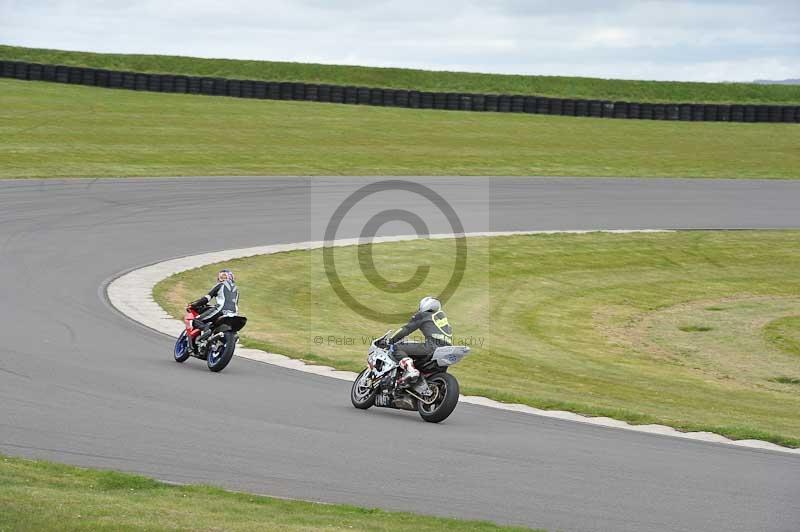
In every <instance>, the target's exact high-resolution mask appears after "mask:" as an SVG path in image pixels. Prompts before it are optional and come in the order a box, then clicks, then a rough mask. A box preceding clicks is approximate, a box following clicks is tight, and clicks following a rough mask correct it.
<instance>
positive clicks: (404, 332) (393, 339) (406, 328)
mask: <svg viewBox="0 0 800 532" xmlns="http://www.w3.org/2000/svg"><path fill="white" fill-rule="evenodd" d="M421 324H422V319H421V316H420V314H419V312H418V313H416V314H414V315H413V316H411V319H410V320H409V321H408V323H406V324H405V325H403V326H402V327H401V328H399V329H397V331H396V332H395V333H394V334H393V335H391V336H390V337H389V343H390V344H394V343H397V342H399V341H400V340H402V339H403V338H405V337H406V336H408V335H409V334H411V333H413V332H414V331H416V330H417V329H419V326H420V325H421Z"/></svg>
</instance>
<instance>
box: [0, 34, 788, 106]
mask: <svg viewBox="0 0 800 532" xmlns="http://www.w3.org/2000/svg"><path fill="white" fill-rule="evenodd" d="M0 59H10V60H16V61H30V62H38V63H46V64H60V65H71V66H84V67H94V68H108V69H112V70H130V71H135V72H152V73H165V74H186V75H195V76H210V77H224V78H238V79H254V80H268V81H304V82H308V83H330V84H337V85H362V86H370V87H385V88H394V89H414V90H423V91H440V92H475V93H497V94H535V95H540V96H552V97H560V98H587V99H601V100H625V101H634V102H701V103H773V104H774V103H789V104H791V103H794V104H797V103H800V86H781V85H774V86H769V85H754V84H750V83H689V82H664V81H626V80H613V79H599V78H579V77H562V76H514V75H501V74H471V73H466V72H434V71H426V70H411V69H401V68H374V67H359V66H339V65H318V64H308V63H282V62H275V61H237V60H230V59H200V58H194V57H175V56H166V55H129V54H94V53H87V52H71V51H62V50H45V49H38V48H21V47H15V46H2V45H0Z"/></svg>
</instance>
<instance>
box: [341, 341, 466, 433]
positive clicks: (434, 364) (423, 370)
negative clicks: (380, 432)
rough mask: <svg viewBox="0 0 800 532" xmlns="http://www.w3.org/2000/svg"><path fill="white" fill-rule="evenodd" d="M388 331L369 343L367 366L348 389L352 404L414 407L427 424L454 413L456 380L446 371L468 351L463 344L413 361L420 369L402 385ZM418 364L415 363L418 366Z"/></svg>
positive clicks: (408, 408)
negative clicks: (389, 342) (389, 343)
mask: <svg viewBox="0 0 800 532" xmlns="http://www.w3.org/2000/svg"><path fill="white" fill-rule="evenodd" d="M390 333H391V331H388V332H387V333H386V334H384V335H383V336H382V337H381V338H378V339H376V340H374V341H373V342H372V344H370V347H369V351H368V352H367V368H366V369H364V370H363V371H362V372H361V373H359V375H358V377H357V378H356V380H355V382H353V387H352V388H351V390H350V401H351V402H352V403H353V406H354V407H356V408H358V409H361V410H366V409H368V408H370V407H372V406H378V407H383V408H396V409H400V410H412V411H413V410H416V411H417V412H419V415H420V417H422V419H424V420H425V421H427V422H429V423H439V422H441V421H444V420H445V419H447V417H448V416H449V415H450V414H452V413H453V410H455V408H456V405H457V404H458V394H459V389H458V380H456V378H455V377H453V376H452V375H450V374H449V373H447V368H448V367H450V366H452V365H453V364H457V363H458V362H459V361H461V359H462V358H464V357H465V356H466V355H467V354H468V353H469V350H470V349H469V347H466V346H452V345H448V346H443V347H438V348H436V350H435V351H434V352H433V355H431V357H430V359H426V360H424V361H423V362H417V363H415V366H416V367H417V369H418V370H419V372H420V376H419V378H418V379H417V381H416V382H414V383H412V384H410V385H408V386H404V385H402V384H401V383H400V382H398V381H399V379H400V377H401V376H402V375H403V373H404V370H403V369H402V368H401V367H400V365H399V363H398V362H395V360H394V359H393V358H392V356H391V352H392V349H393V346H390V345H388V342H387V339H388V338H389V335H390ZM417 364H418V365H417Z"/></svg>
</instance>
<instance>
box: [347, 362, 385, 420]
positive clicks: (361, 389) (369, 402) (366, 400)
mask: <svg viewBox="0 0 800 532" xmlns="http://www.w3.org/2000/svg"><path fill="white" fill-rule="evenodd" d="M368 373H369V368H366V369H365V370H364V371H362V372H361V373H359V374H358V377H356V380H355V381H353V387H352V388H350V402H351V403H353V406H354V407H356V408H358V409H359V410H366V409H367V408H369V407H371V406H373V405H374V404H375V396H376V395H377V394H378V390H377V388H373V389H369V388H367V387H366V386H361V381H362V380H363V379H364V378H365V377H366V376H367V374H368Z"/></svg>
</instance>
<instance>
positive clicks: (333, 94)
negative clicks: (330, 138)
mask: <svg viewBox="0 0 800 532" xmlns="http://www.w3.org/2000/svg"><path fill="white" fill-rule="evenodd" d="M0 77H3V78H13V79H19V80H31V81H50V82H55V83H70V84H75V85H89V86H92V87H106V88H111V89H128V90H137V91H149V92H170V93H179V94H205V95H209V96H229V97H233V98H256V99H267V100H297V101H299V100H302V101H310V102H326V103H339V104H347V105H373V106H381V107H406V108H412V109H440V110H449V111H475V112H499V113H529V114H544V115H559V116H580V117H596V118H618V119H628V120H680V121H687V122H688V121H692V122H781V123H800V106H798V105H745V104H742V105H737V104H734V105H727V104H702V103H679V104H675V103H649V102H648V103H644V102H643V103H636V102H621V101H617V102H611V101H601V100H575V99H567V98H545V97H541V96H530V95H513V94H462V93H452V92H422V91H414V90H405V89H382V88H374V87H353V86H339V85H327V84H314V83H297V82H276V81H251V80H238V79H225V78H208V77H201V76H184V75H178V74H175V75H173V74H145V73H141V72H119V71H114V70H103V69H97V68H83V67H72V66H63V65H42V64H38V63H26V62H21V61H5V60H0Z"/></svg>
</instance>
